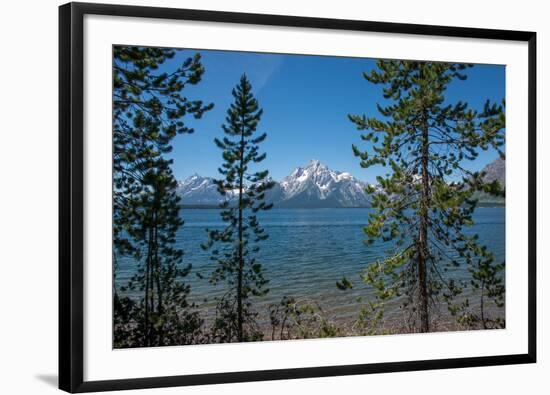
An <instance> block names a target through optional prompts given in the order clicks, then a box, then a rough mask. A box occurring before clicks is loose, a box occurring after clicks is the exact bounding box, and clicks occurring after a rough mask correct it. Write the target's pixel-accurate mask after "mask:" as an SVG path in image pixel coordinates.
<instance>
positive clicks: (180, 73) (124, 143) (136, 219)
mask: <svg viewBox="0 0 550 395" xmlns="http://www.w3.org/2000/svg"><path fill="white" fill-rule="evenodd" d="M175 53H176V50H171V49H163V48H145V47H122V46H116V47H114V52H113V118H114V124H113V186H114V187H113V246H114V248H113V261H114V276H116V270H117V268H118V259H119V258H120V257H123V256H129V257H132V258H133V259H134V260H135V261H136V262H138V265H139V266H138V270H137V273H136V274H135V276H133V278H132V280H131V281H130V283H129V284H128V285H127V286H123V287H120V290H121V291H127V290H128V289H130V290H133V291H134V292H135V291H139V293H140V294H141V295H142V297H141V299H140V301H139V302H137V303H133V302H131V301H130V300H129V299H128V298H124V299H123V298H120V297H119V295H118V291H119V290H118V289H115V300H114V307H115V309H114V315H115V317H114V322H115V340H116V339H119V340H121V339H123V338H124V337H126V338H128V339H131V340H127V341H122V340H121V343H119V345H122V346H158V345H167V344H182V343H188V342H190V341H191V338H193V337H194V336H195V335H196V332H197V330H198V329H197V328H198V326H199V325H200V320H199V319H198V317H197V315H196V314H192V313H189V312H188V308H189V306H188V304H187V301H186V297H187V294H188V293H189V287H188V286H185V285H183V284H182V283H181V281H182V278H183V277H185V276H186V275H187V273H188V272H189V270H190V267H184V268H182V267H181V263H182V256H183V251H181V250H180V249H177V248H175V234H176V232H177V230H178V228H179V227H180V226H181V225H183V221H182V220H181V219H180V218H179V198H178V196H177V195H176V193H175V190H176V181H175V179H174V176H173V174H172V172H171V169H170V166H171V164H172V161H171V160H167V159H165V154H167V153H169V152H170V151H171V149H172V146H171V141H172V139H173V138H174V137H175V136H176V135H177V134H182V133H191V132H193V130H192V129H191V128H189V127H187V126H186V125H185V124H184V122H183V118H184V117H185V115H187V114H191V115H193V116H194V117H195V118H200V117H201V116H202V114H203V113H204V112H205V111H207V110H209V109H210V108H211V107H212V105H206V106H205V105H203V104H202V102H201V101H191V100H189V99H187V98H186V97H185V96H183V92H182V91H183V89H184V88H185V87H186V86H187V85H189V84H191V85H193V84H197V83H198V82H199V81H200V79H201V76H202V74H203V73H204V68H203V67H202V65H201V63H200V56H199V55H198V54H197V55H195V56H194V57H193V58H188V59H186V60H185V61H184V62H183V64H182V65H181V66H179V67H178V68H176V70H175V71H174V72H172V73H170V74H168V73H166V72H158V71H157V70H158V68H159V66H160V65H162V64H164V63H165V62H166V61H167V60H168V59H171V58H173V57H174V55H175ZM117 333H118V335H117Z"/></svg>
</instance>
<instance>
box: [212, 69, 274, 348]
mask: <svg viewBox="0 0 550 395" xmlns="http://www.w3.org/2000/svg"><path fill="white" fill-rule="evenodd" d="M232 95H233V98H234V102H233V103H232V104H231V105H230V107H229V109H228V110H227V116H226V123H225V124H224V125H223V126H222V128H223V131H224V134H225V136H224V137H223V138H222V139H215V143H216V145H217V146H218V147H219V148H220V149H222V150H223V154H222V156H223V159H224V163H223V165H222V166H221V168H219V169H218V171H219V173H220V174H221V175H222V176H223V179H220V180H217V181H216V184H217V188H218V191H219V192H220V193H221V194H222V195H223V196H226V199H225V201H224V203H222V204H221V208H222V211H221V218H222V220H223V222H224V223H225V224H226V226H225V228H224V229H223V230H208V235H209V240H208V242H207V243H206V244H205V245H204V246H203V248H204V249H210V248H212V247H213V246H214V245H215V249H212V258H211V259H212V260H213V261H215V262H216V263H217V268H216V269H215V271H214V272H213V274H212V276H211V281H212V282H213V283H214V284H217V283H219V282H221V281H225V282H226V283H227V285H228V287H229V289H228V290H227V292H226V293H225V294H224V296H223V297H221V298H219V299H218V304H217V314H216V319H215V322H214V325H213V336H214V337H215V338H217V339H218V340H219V341H220V342H232V341H235V340H236V341H239V342H242V341H252V340H260V339H261V338H262V336H263V335H262V333H261V331H260V330H259V329H258V326H257V323H256V316H257V313H256V312H254V310H253V308H252V303H251V296H263V295H265V294H266V293H267V292H268V289H266V288H265V286H266V284H267V280H266V279H265V278H264V276H263V270H262V265H261V263H259V262H258V260H257V257H256V255H257V253H258V251H259V242H261V241H263V240H265V239H267V237H268V235H267V233H266V232H265V231H264V229H263V228H262V227H261V226H260V223H259V220H258V216H257V214H258V213H259V212H261V211H264V210H269V209H270V208H271V207H272V205H271V204H266V203H265V192H266V191H267V190H269V189H270V188H272V187H273V185H274V183H273V182H272V181H270V180H269V178H268V174H269V173H268V171H267V170H264V171H256V172H252V169H251V168H250V167H251V165H253V164H256V163H260V162H261V161H263V160H264V159H265V157H266V154H265V153H262V154H260V153H259V144H260V143H261V142H262V141H264V140H265V138H266V136H267V135H266V134H265V133H262V134H258V133H257V131H256V129H257V127H258V123H259V122H260V118H261V116H262V112H263V110H262V109H260V108H259V105H258V101H257V100H256V99H255V98H254V96H253V94H252V86H251V85H250V82H249V81H248V79H247V77H246V75H243V76H242V77H241V80H240V82H239V84H238V85H237V86H236V87H235V88H234V89H233V91H232ZM235 191H236V192H235ZM231 197H234V199H233V200H232V199H230V198H231Z"/></svg>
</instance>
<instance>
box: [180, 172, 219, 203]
mask: <svg viewBox="0 0 550 395" xmlns="http://www.w3.org/2000/svg"><path fill="white" fill-rule="evenodd" d="M178 193H179V195H180V196H181V199H182V203H183V204H184V205H218V204H219V203H220V202H221V201H222V196H221V195H220V193H219V192H218V189H217V186H216V184H215V183H214V179H213V178H211V177H201V176H199V175H198V174H193V175H192V176H190V177H188V178H186V179H185V180H184V181H179V182H178Z"/></svg>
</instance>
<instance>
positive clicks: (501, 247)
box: [117, 207, 505, 321]
mask: <svg viewBox="0 0 550 395" xmlns="http://www.w3.org/2000/svg"><path fill="white" fill-rule="evenodd" d="M369 212H371V209H368V208H353V209H343V208H341V209H273V210H270V211H267V212H264V213H262V214H261V215H260V222H261V225H262V226H263V227H264V228H265V230H266V232H267V233H268V234H269V238H268V239H267V240H266V241H264V242H262V243H261V251H260V253H259V261H260V262H261V263H262V264H263V267H264V274H265V277H266V278H267V279H269V285H268V286H269V288H270V291H269V293H268V294H267V295H266V296H265V297H263V298H261V300H257V302H256V303H257V304H256V306H257V309H258V310H259V311H260V310H262V311H267V306H268V305H269V304H272V303H277V302H279V301H280V300H281V298H282V297H283V296H285V295H286V296H293V297H295V298H305V299H308V300H310V301H315V302H317V303H318V304H319V305H320V306H321V307H322V308H323V309H324V311H325V312H326V314H327V315H328V316H329V317H331V318H333V319H335V320H338V321H339V320H348V319H349V318H352V317H356V315H357V313H358V304H357V300H356V299H357V297H359V296H360V297H363V298H364V299H368V298H369V296H371V295H372V294H371V292H370V291H369V289H367V288H366V287H365V286H363V285H362V283H361V280H360V278H359V273H360V272H361V270H362V269H364V268H365V266H366V265H367V264H368V263H369V262H372V261H374V260H376V259H377V258H382V257H384V256H385V255H386V249H387V246H382V245H376V244H375V245H372V246H366V245H365V244H364V243H363V240H364V239H365V235H364V233H363V230H362V228H363V226H364V225H365V224H366V223H367V222H368V214H369ZM181 216H182V218H183V219H184V220H185V225H184V226H183V227H182V228H180V230H179V232H178V236H177V243H178V246H179V247H180V248H182V249H183V250H184V251H185V257H184V261H185V263H186V264H187V263H191V264H192V265H193V270H192V272H191V274H190V275H189V276H187V278H186V279H185V282H186V283H188V284H190V285H191V295H190V298H191V300H192V301H195V302H197V303H199V304H200V305H201V309H202V310H203V311H204V314H205V315H206V316H208V315H210V314H211V313H212V312H213V306H214V301H213V299H214V297H215V296H217V295H220V294H221V293H222V292H223V285H222V284H220V286H219V287H216V286H213V285H211V284H210V283H209V282H208V276H209V274H210V273H211V272H212V271H213V269H214V265H215V263H213V262H210V261H209V256H210V255H209V253H208V252H205V251H203V250H202V249H201V247H200V245H201V244H202V243H204V242H205V241H206V240H207V235H206V231H205V229H206V228H210V229H214V228H216V227H221V226H223V224H222V222H221V221H220V216H219V210H217V209H183V210H181ZM474 220H475V225H473V226H472V227H470V228H467V229H466V233H468V234H478V235H479V241H480V242H481V243H483V244H485V245H487V247H488V248H489V249H490V250H491V251H492V252H493V254H494V255H495V258H496V259H497V260H498V261H499V262H500V261H504V258H505V208H504V207H494V208H490V207H487V208H478V209H477V211H476V212H475V214H474ZM134 270H135V262H133V261H131V260H129V259H122V260H121V262H120V267H119V271H118V273H117V283H118V284H124V283H126V282H127V280H128V279H129V277H130V276H131V275H132V273H133V272H134ZM196 273H201V274H202V275H204V276H205V278H204V279H200V278H199V277H197V276H196ZM449 275H450V276H452V277H453V278H455V279H461V278H463V279H464V278H468V272H467V269H466V266H465V265H461V266H460V267H458V268H453V270H452V271H449ZM343 276H346V277H347V278H348V279H350V280H351V281H352V282H353V283H354V284H355V287H354V289H353V290H350V291H345V292H344V291H340V290H338V289H337V288H336V285H335V283H336V281H338V280H340V279H341V278H342V277H343ZM205 300H206V301H205Z"/></svg>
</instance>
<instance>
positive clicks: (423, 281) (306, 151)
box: [112, 44, 506, 349]
mask: <svg viewBox="0 0 550 395" xmlns="http://www.w3.org/2000/svg"><path fill="white" fill-rule="evenodd" d="M505 90H506V65H503V64H467V63H448V62H440V61H433V60H430V59H420V60H414V59H380V58H366V57H365V58H362V57H345V56H329V55H310V54H295V53H267V52H244V51H233V50H223V49H219V50H217V49H216V50H214V49H201V48H165V47H149V46H142V45H118V44H117V45H113V46H112V276H113V289H112V306H113V316H112V344H113V348H115V349H127V348H138V347H162V346H187V345H196V346H201V345H206V344H220V343H241V342H261V341H286V340H303V339H321V338H334V337H349V336H397V335H411V334H416V335H418V336H428V335H429V334H430V333H436V332H457V331H482V330H502V329H506V314H505V311H506V306H505V297H506V287H505V284H506V282H505V279H506V269H505V264H506V262H505V256H506V245H505V241H506V199H505V189H506V181H505V180H506V156H505V153H506V145H505V137H506V117H505V113H506V103H505V98H506V92H505Z"/></svg>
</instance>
